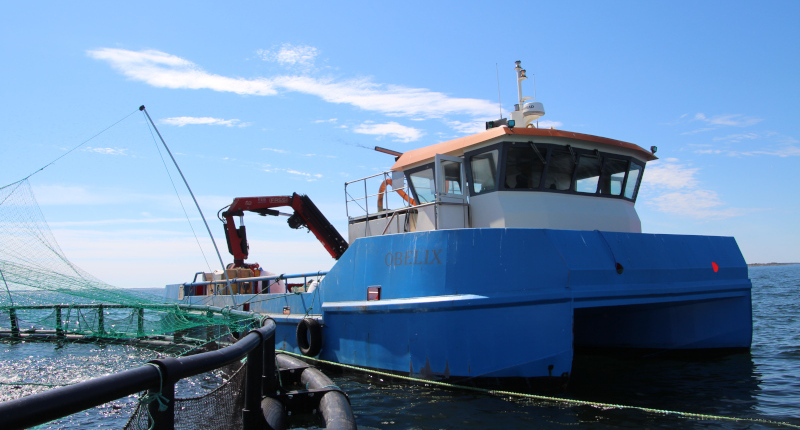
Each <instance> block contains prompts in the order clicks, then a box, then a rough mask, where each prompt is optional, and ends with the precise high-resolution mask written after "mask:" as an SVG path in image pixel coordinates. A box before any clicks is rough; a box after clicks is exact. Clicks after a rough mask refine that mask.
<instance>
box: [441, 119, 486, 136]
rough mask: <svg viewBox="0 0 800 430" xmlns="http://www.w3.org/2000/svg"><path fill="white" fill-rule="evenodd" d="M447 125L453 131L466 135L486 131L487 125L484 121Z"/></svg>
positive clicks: (458, 122) (450, 122)
mask: <svg viewBox="0 0 800 430" xmlns="http://www.w3.org/2000/svg"><path fill="white" fill-rule="evenodd" d="M447 125H449V126H450V128H452V129H453V130H455V131H457V132H459V133H464V134H475V133H480V132H482V131H484V130H486V123H485V122H484V121H472V122H461V121H447Z"/></svg>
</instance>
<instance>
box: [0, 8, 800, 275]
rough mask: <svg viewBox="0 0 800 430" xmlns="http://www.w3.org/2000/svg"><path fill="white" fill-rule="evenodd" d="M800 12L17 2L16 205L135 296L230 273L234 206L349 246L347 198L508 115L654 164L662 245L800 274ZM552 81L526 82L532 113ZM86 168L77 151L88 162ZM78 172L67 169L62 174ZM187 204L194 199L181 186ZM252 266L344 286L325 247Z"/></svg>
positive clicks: (294, 235) (8, 158) (7, 164)
mask: <svg viewBox="0 0 800 430" xmlns="http://www.w3.org/2000/svg"><path fill="white" fill-rule="evenodd" d="M798 16H800V2H797V1H769V2H752V1H751V2H739V1H704V2H689V1H674V2H640V1H607V2H596V1H565V2H518V3H503V4H500V3H487V2H471V1H459V2H454V1H441V2H419V1H406V2H375V1H369V2H367V1H364V2H314V1H309V2H303V3H302V4H299V3H287V2H270V1H261V2H254V1H243V2H236V3H232V4H230V3H228V4H223V3H221V2H206V1H198V2H150V1H142V2H136V3H125V4H123V3H109V2H98V1H86V2H48V3H36V2H10V3H7V4H5V5H4V10H3V14H2V15H0V38H1V40H2V44H0V55H2V67H0V80H2V85H0V95H1V96H2V97H0V99H1V100H2V103H0V130H2V135H1V136H0V160H2V164H0V166H2V168H0V186H3V185H6V184H10V183H13V182H15V181H17V180H20V179H22V178H24V177H26V176H28V175H30V174H31V173H33V172H35V171H37V170H38V169H40V168H42V167H43V166H45V165H48V164H49V163H51V162H52V161H53V160H57V161H56V162H55V163H53V164H51V165H49V166H48V167H47V168H46V169H44V170H42V171H40V172H38V173H36V174H35V175H33V176H31V177H30V178H29V183H30V185H31V187H32V189H33V192H34V194H35V196H36V199H37V201H38V204H39V206H40V207H41V211H42V214H43V215H44V217H45V218H46V220H47V222H48V224H49V226H50V228H51V229H52V231H53V234H54V236H55V237H56V239H57V240H58V243H59V244H60V246H61V248H62V249H63V251H64V253H65V254H66V256H67V257H68V258H69V259H70V260H71V261H72V262H73V263H75V264H76V265H78V266H79V267H81V268H83V269H84V270H86V271H88V272H89V273H92V274H93V275H95V276H97V277H98V278H100V279H102V280H104V281H106V282H108V283H110V284H112V285H117V286H120V287H161V286H163V285H165V284H169V283H182V282H187V281H190V280H191V279H192V277H193V275H194V273H196V272H200V271H209V270H213V269H218V268H219V266H220V265H219V262H218V261H219V260H218V258H217V257H216V254H215V252H214V249H213V246H212V242H211V239H210V238H209V235H208V233H207V232H206V228H205V226H204V225H203V222H202V219H201V218H200V216H199V214H198V211H197V210H196V208H195V206H194V203H192V201H191V199H190V198H189V197H188V194H187V192H186V189H185V186H184V185H183V184H182V183H181V180H180V175H179V174H178V173H177V172H176V171H175V168H174V166H172V165H171V162H170V160H169V158H168V155H166V154H165V153H164V150H163V147H162V148H160V149H159V147H158V141H157V140H156V139H157V138H156V137H154V136H153V134H152V131H151V129H150V128H149V127H148V125H147V120H146V118H145V117H144V115H143V113H142V112H139V110H138V108H139V106H140V105H145V106H146V108H147V112H148V113H149V114H150V116H151V117H152V118H153V121H155V123H156V126H157V128H158V130H159V132H160V133H161V135H162V136H163V138H164V140H165V141H166V143H167V145H168V146H169V148H170V150H171V151H172V152H173V155H174V156H175V158H176V160H177V162H178V164H179V166H180V168H181V171H182V172H183V174H184V175H185V177H186V179H187V181H188V182H189V185H190V186H191V188H192V191H193V192H194V194H195V196H196V197H197V199H198V201H199V205H200V207H201V209H202V211H203V213H204V215H205V217H206V219H207V220H208V223H209V226H210V230H211V233H212V234H213V236H214V238H215V239H216V241H217V244H218V245H219V248H220V252H221V253H222V256H223V259H224V261H225V263H228V262H230V261H231V260H232V258H231V256H230V255H229V254H228V253H227V250H226V247H225V240H224V236H223V229H222V224H221V223H220V222H219V221H218V220H217V216H216V213H217V211H219V210H220V209H221V208H222V207H224V206H225V205H228V204H230V203H231V201H232V200H233V198H234V197H245V196H281V195H291V194H292V193H293V192H297V193H300V194H307V195H308V196H309V197H310V198H311V199H312V200H313V201H314V202H315V203H316V204H317V206H318V207H319V208H320V210H321V211H322V212H323V213H324V214H325V215H326V216H327V217H328V219H329V220H330V221H331V222H332V223H333V225H334V226H335V227H336V228H337V229H338V230H339V231H340V232H341V233H342V235H343V236H344V237H345V238H346V237H347V214H346V212H345V193H344V183H345V182H346V181H352V180H355V179H359V178H364V177H366V176H370V175H373V174H376V173H380V172H383V171H386V170H388V168H389V167H390V166H391V165H392V164H393V161H394V159H393V157H392V156H389V155H387V154H383V153H379V152H376V151H374V150H373V149H372V148H374V147H375V146H376V145H378V146H382V147H386V148H390V149H393V150H396V151H399V152H403V151H407V150H410V149H415V148H419V147H423V146H427V145H432V144H435V143H438V142H441V141H445V140H450V139H453V138H457V137H461V136H465V135H468V134H471V133H474V132H477V131H481V130H482V129H483V128H484V122H485V121H487V120H492V119H497V118H498V117H500V115H501V111H502V115H503V116H507V115H508V113H509V111H510V110H511V109H513V104H514V103H515V99H516V97H517V91H516V79H515V73H514V61H516V60H520V61H522V66H523V67H524V68H525V69H526V70H527V71H528V76H529V77H531V78H532V77H534V76H535V84H536V85H535V86H536V88H535V95H536V99H537V101H540V102H542V103H543V104H544V107H545V110H546V112H547V113H546V115H545V116H544V117H542V119H541V120H540V125H542V126H547V127H550V126H552V127H556V128H558V129H562V130H568V131H575V132H580V133H586V134H592V135H597V136H603V137H609V138H613V139H618V140H623V141H626V142H632V143H635V144H638V145H639V146H641V147H643V148H650V147H651V146H656V147H657V148H658V152H657V156H658V157H659V160H657V161H653V162H650V163H648V165H647V167H646V170H645V174H644V184H643V186H642V189H641V191H640V193H639V196H638V200H637V203H636V208H637V211H638V213H639V217H640V218H641V221H642V229H643V231H644V232H648V233H668V234H696V235H720V236H733V237H735V238H736V241H737V243H738V244H739V247H740V248H741V251H742V253H743V255H744V257H745V259H746V261H747V262H748V263H766V262H800V246H798V243H800V226H798V219H800V203H798V200H800V199H798V191H797V189H798V179H800V176H799V175H798V173H797V172H798V167H800V122H799V121H798V120H797V116H798V115H797V114H798V113H799V112H800V109H798V108H797V103H798V100H800V81H799V80H798V72H797V71H798V69H800V26H798V25H797V23H796V18H797V17H798ZM533 81H534V79H530V78H529V79H528V80H527V81H525V82H524V83H523V91H524V92H525V94H526V95H529V96H532V95H533V93H534V82H533ZM75 148H77V149H75ZM59 157H60V158H59ZM173 184H174V185H173ZM245 224H246V225H247V230H248V238H249V240H250V258H249V260H248V261H253V262H259V263H260V264H261V266H262V267H264V268H265V269H267V270H269V271H271V272H274V273H302V272H312V271H318V270H328V269H329V268H330V267H331V266H332V265H333V263H334V260H332V259H331V258H330V256H329V255H328V254H327V252H326V251H325V250H324V248H323V247H322V246H321V245H320V244H319V243H318V242H317V241H316V240H315V239H314V237H313V235H311V234H308V233H306V232H304V231H299V230H291V229H289V228H288V227H287V226H286V223H285V218H276V217H267V218H262V217H257V216H255V215H251V216H249V217H246V218H245Z"/></svg>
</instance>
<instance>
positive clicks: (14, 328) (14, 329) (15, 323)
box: [8, 308, 19, 337]
mask: <svg viewBox="0 0 800 430" xmlns="http://www.w3.org/2000/svg"><path fill="white" fill-rule="evenodd" d="M8 318H9V319H10V320H11V335H12V336H14V337H19V319H17V310H16V309H15V308H11V309H9V310H8Z"/></svg>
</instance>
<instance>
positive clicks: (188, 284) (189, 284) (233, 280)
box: [180, 272, 328, 287]
mask: <svg viewBox="0 0 800 430" xmlns="http://www.w3.org/2000/svg"><path fill="white" fill-rule="evenodd" d="M327 274H328V272H312V273H300V274H293V275H273V276H255V277H252V278H231V279H230V282H231V284H236V283H241V282H255V281H274V280H276V279H277V280H284V279H294V278H311V277H314V276H317V277H319V276H325V275H327ZM227 282H228V281H226V280H225V279H221V280H218V281H201V282H186V283H184V284H180V285H183V286H185V287H197V286H201V285H212V284H226V283H227Z"/></svg>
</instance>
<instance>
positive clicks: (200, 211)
mask: <svg viewBox="0 0 800 430" xmlns="http://www.w3.org/2000/svg"><path fill="white" fill-rule="evenodd" d="M139 110H140V111H142V112H144V114H145V115H146V116H147V119H148V121H150V124H151V125H152V126H153V130H155V131H156V134H157V135H158V138H159V139H161V143H162V144H163V145H164V148H166V150H167V153H168V154H169V158H171V159H172V163H173V164H175V168H176V169H178V173H180V174H181V179H183V183H184V184H186V189H187V190H189V194H190V195H191V196H192V200H194V205H195V206H197V212H199V213H200V218H202V219H203V224H205V225H206V230H207V231H208V235H209V236H210V237H211V243H212V244H213V245H214V250H215V251H217V258H219V264H220V266H222V273H224V274H225V280H226V281H227V284H228V291H232V290H231V280H230V278H228V271H227V270H225V263H223V262H222V255H220V253H219V248H217V242H216V241H215V240H214V235H213V234H211V228H209V227H208V222H207V221H206V217H205V215H203V211H202V210H201V209H200V204H198V203H197V199H196V198H195V197H194V193H193V192H192V188H191V187H190V186H189V182H188V181H187V180H186V177H185V176H183V172H182V171H181V168H180V166H178V162H177V161H175V157H173V156H172V151H170V150H169V147H168V146H167V142H165V141H164V138H163V137H161V133H160V132H159V131H158V128H157V127H156V124H155V123H154V122H153V118H150V114H149V113H147V109H145V108H144V105H141V106H140V107H139Z"/></svg>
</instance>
